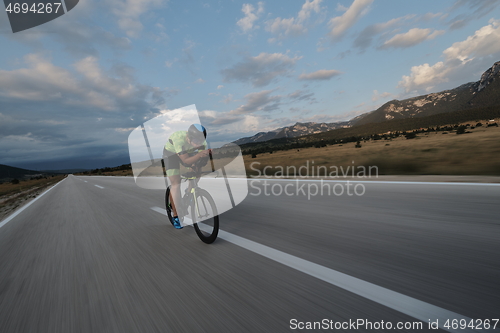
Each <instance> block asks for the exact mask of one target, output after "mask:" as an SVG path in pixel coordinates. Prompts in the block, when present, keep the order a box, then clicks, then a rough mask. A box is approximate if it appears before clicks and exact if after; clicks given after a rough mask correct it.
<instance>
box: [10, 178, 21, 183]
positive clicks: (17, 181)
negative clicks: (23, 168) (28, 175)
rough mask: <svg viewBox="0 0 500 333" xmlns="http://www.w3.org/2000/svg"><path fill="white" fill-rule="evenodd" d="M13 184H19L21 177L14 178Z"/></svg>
mask: <svg viewBox="0 0 500 333" xmlns="http://www.w3.org/2000/svg"><path fill="white" fill-rule="evenodd" d="M10 182H11V183H12V184H19V179H17V178H14V179H12V180H11V181H10Z"/></svg>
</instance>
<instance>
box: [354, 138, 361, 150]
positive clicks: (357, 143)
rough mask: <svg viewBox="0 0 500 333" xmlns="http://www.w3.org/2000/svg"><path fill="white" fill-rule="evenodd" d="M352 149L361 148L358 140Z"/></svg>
mask: <svg viewBox="0 0 500 333" xmlns="http://www.w3.org/2000/svg"><path fill="white" fill-rule="evenodd" d="M354 148H361V143H360V142H359V140H358V142H356V145H355V146H354Z"/></svg>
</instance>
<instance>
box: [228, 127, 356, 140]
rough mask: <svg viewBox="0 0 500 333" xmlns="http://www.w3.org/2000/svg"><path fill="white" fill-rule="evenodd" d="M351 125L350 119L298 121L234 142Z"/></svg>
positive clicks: (278, 137)
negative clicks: (326, 121)
mask: <svg viewBox="0 0 500 333" xmlns="http://www.w3.org/2000/svg"><path fill="white" fill-rule="evenodd" d="M350 126H351V124H350V122H348V121H344V122H336V123H314V122H308V123H296V124H295V125H292V126H287V127H281V128H278V129H275V130H273V131H269V132H259V133H257V134H255V135H254V136H250V137H246V138H241V139H238V140H236V141H234V143H236V144H237V145H243V144H246V143H252V142H264V141H268V140H273V139H281V138H295V137H299V136H304V135H309V134H316V133H322V132H327V131H331V130H334V129H337V128H345V127H350Z"/></svg>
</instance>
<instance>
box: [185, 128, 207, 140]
mask: <svg viewBox="0 0 500 333" xmlns="http://www.w3.org/2000/svg"><path fill="white" fill-rule="evenodd" d="M188 137H189V140H191V141H194V142H196V143H203V141H205V138H206V137H207V130H206V129H205V127H203V126H202V125H200V124H193V125H191V126H189V129H188Z"/></svg>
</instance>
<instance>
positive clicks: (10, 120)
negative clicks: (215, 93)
mask: <svg viewBox="0 0 500 333" xmlns="http://www.w3.org/2000/svg"><path fill="white" fill-rule="evenodd" d="M24 63H25V64H24V65H23V68H19V69H14V70H0V114H1V115H0V119H1V121H0V151H1V153H0V156H1V157H2V163H7V164H8V163H11V162H13V163H18V162H21V161H26V163H30V162H33V161H47V160H54V161H55V160H62V159H72V158H73V157H75V158H76V157H78V158H82V159H84V158H89V159H93V160H94V161H98V160H100V159H105V158H108V157H109V158H111V157H110V156H114V154H116V156H121V157H124V156H127V151H126V145H124V144H123V142H126V136H127V131H126V129H128V128H131V127H136V126H137V125H138V124H140V123H141V122H143V121H144V120H145V119H149V118H152V117H154V115H155V114H156V113H157V112H159V110H160V108H161V107H162V106H163V105H164V104H165V99H166V98H167V97H168V95H169V92H168V91H165V90H162V89H159V88H157V87H151V86H147V85H142V84H139V83H138V82H137V81H136V80H135V78H134V70H133V68H131V67H128V66H126V65H123V64H122V65H120V64H118V65H115V66H113V67H112V68H111V69H109V70H105V69H103V68H102V67H101V66H100V65H99V60H98V58H95V57H92V56H89V57H86V58H84V59H82V60H80V61H77V62H76V63H74V64H73V66H72V67H70V68H69V69H66V68H62V67H59V66H57V65H54V64H53V63H52V62H51V61H50V60H48V59H46V58H44V57H42V56H40V55H39V54H29V55H27V56H25V58H24ZM19 142H29V144H28V145H21V144H20V143H19ZM115 161H116V159H115ZM84 162H85V161H84ZM75 163H76V162H75ZM86 163H88V160H87V161H86ZM94 163H98V162H94Z"/></svg>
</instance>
